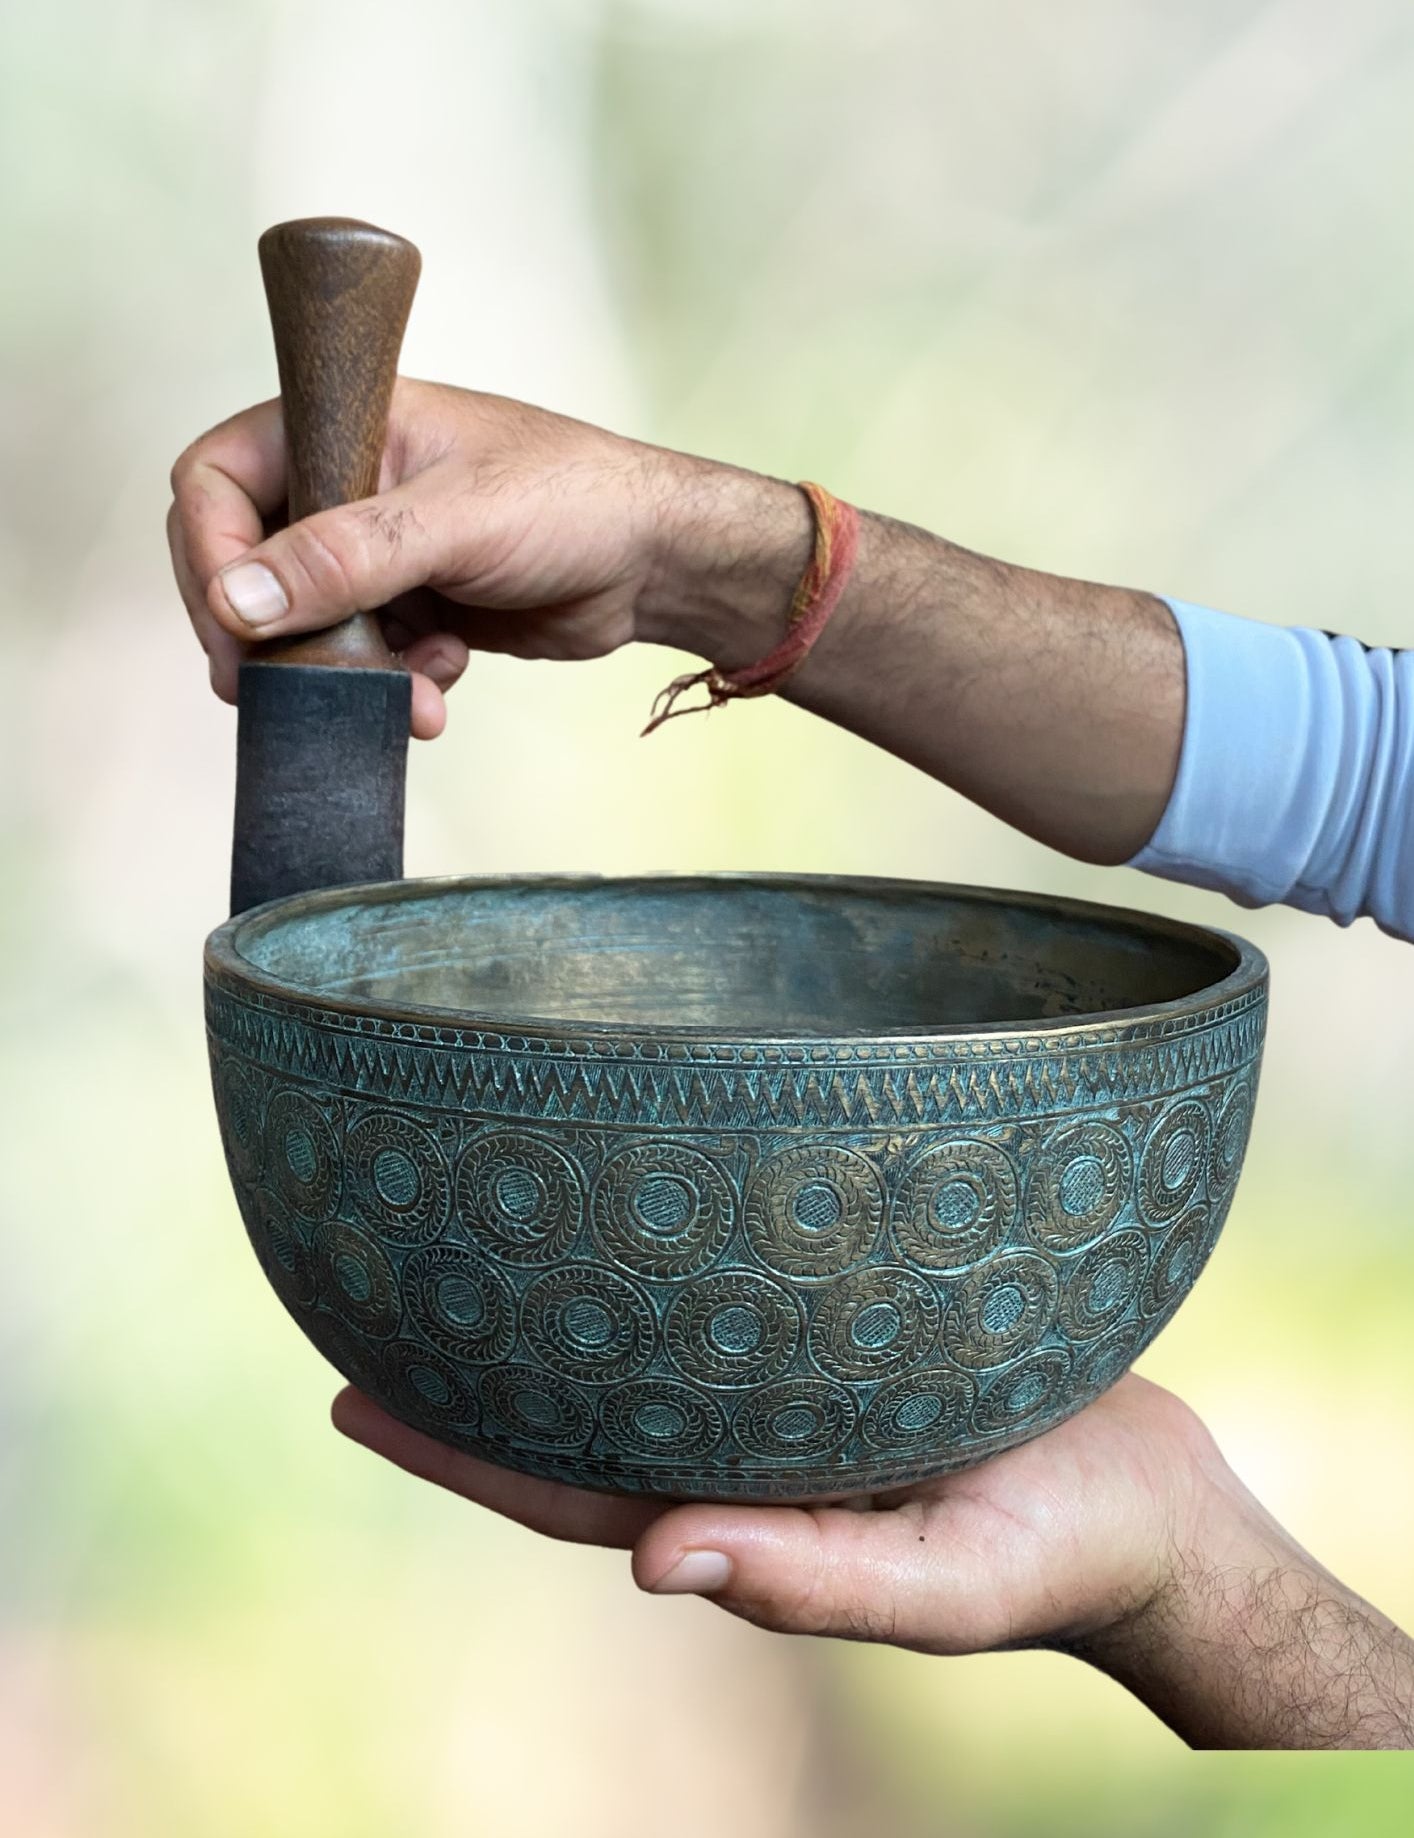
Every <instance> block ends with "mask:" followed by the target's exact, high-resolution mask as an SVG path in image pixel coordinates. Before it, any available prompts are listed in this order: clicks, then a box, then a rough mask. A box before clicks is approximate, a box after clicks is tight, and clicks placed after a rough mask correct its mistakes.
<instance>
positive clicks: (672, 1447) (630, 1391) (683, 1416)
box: [600, 1378, 727, 1463]
mask: <svg viewBox="0 0 1414 1838" xmlns="http://www.w3.org/2000/svg"><path fill="white" fill-rule="evenodd" d="M600 1421H601V1422H602V1424H603V1427H604V1434H605V1435H606V1436H607V1437H608V1439H609V1441H610V1442H611V1443H613V1445H614V1447H615V1448H616V1449H619V1450H620V1451H621V1452H622V1453H623V1454H625V1455H631V1456H637V1457H638V1458H639V1459H646V1460H649V1461H657V1462H674V1463H680V1462H689V1463H690V1462H696V1461H700V1460H701V1459H702V1457H703V1456H704V1455H710V1454H711V1452H712V1450H713V1449H715V1448H716V1447H717V1444H718V1443H719V1442H720V1441H721V1440H722V1438H723V1436H724V1435H725V1434H726V1429H727V1422H726V1418H725V1417H724V1416H723V1415H722V1411H721V1407H720V1406H719V1405H718V1404H717V1402H716V1400H715V1399H713V1398H710V1397H708V1396H706V1394H705V1393H703V1392H701V1391H698V1390H697V1389H696V1387H695V1386H692V1385H683V1384H680V1383H679V1382H678V1381H677V1380H676V1379H663V1378H649V1379H635V1380H633V1381H632V1382H631V1383H629V1384H627V1385H620V1386H618V1387H617V1388H616V1389H615V1390H613V1391H611V1392H609V1393H608V1395H607V1396H606V1397H605V1399H604V1402H603V1405H602V1407H601V1411H600Z"/></svg>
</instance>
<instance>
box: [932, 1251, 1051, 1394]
mask: <svg viewBox="0 0 1414 1838" xmlns="http://www.w3.org/2000/svg"><path fill="white" fill-rule="evenodd" d="M1059 1300H1060V1291H1059V1286H1058V1284H1057V1282H1056V1273H1055V1270H1054V1269H1053V1268H1052V1266H1051V1265H1050V1264H1049V1263H1048V1262H1047V1261H1046V1259H1045V1258H1043V1257H1038V1256H1036V1255H1035V1253H1034V1252H1031V1251H1015V1252H1012V1253H1010V1254H1009V1255H1007V1256H1004V1257H995V1258H993V1259H992V1260H991V1261H990V1262H989V1263H986V1264H983V1265H982V1266H981V1267H980V1268H979V1269H977V1270H974V1271H973V1272H972V1273H971V1274H970V1275H968V1276H965V1277H964V1278H963V1279H962V1281H961V1282H960V1283H958V1285H957V1286H956V1288H955V1289H954V1291H953V1299H952V1304H951V1306H950V1307H949V1309H948V1312H947V1315H946V1316H945V1317H944V1320H943V1345H944V1346H945V1347H946V1349H947V1351H948V1354H949V1356H950V1357H951V1358H952V1359H953V1360H954V1361H956V1363H957V1364H958V1365H959V1366H966V1367H968V1368H970V1369H971V1370H973V1371H985V1370H987V1369H988V1368H990V1367H992V1366H1001V1365H1004V1364H1005V1363H1006V1362H1007V1361H1008V1360H1010V1359H1017V1358H1019V1356H1020V1355H1021V1354H1023V1353H1029V1352H1031V1351H1032V1349H1033V1348H1035V1347H1038V1346H1040V1344H1041V1342H1042V1341H1043V1340H1044V1339H1045V1338H1046V1335H1047V1334H1048V1333H1049V1332H1050V1331H1051V1327H1052V1325H1053V1323H1054V1322H1055V1318H1056V1308H1057V1305H1058V1303H1059Z"/></svg>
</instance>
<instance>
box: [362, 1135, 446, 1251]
mask: <svg viewBox="0 0 1414 1838" xmlns="http://www.w3.org/2000/svg"><path fill="white" fill-rule="evenodd" d="M347 1161H348V1174H349V1187H350V1192H351V1195H352V1200H353V1206H354V1209H355V1211H356V1212H357V1213H358V1216H359V1218H360V1219H361V1220H363V1222H364V1223H365V1224H366V1225H368V1226H370V1227H371V1228H372V1229H373V1230H374V1231H375V1232H377V1233H378V1235H379V1237H380V1238H387V1239H390V1240H391V1241H392V1242H393V1243H395V1244H426V1243H427V1242H428V1241H429V1240H430V1239H433V1238H435V1237H436V1236H437V1235H438V1233H439V1232H440V1231H441V1230H442V1228H443V1227H444V1226H445V1225H446V1223H447V1209H448V1207H449V1205H450V1203H451V1197H452V1176H451V1170H450V1169H449V1168H448V1166H447V1158H446V1156H445V1155H444V1154H443V1152H442V1145H441V1143H439V1142H438V1140H437V1135H436V1132H435V1131H434V1130H431V1129H429V1128H428V1127H427V1125H426V1124H425V1123H415V1122H414V1121H413V1120H412V1119H411V1118H409V1117H400V1116H399V1115H398V1113H397V1112H396V1111H389V1110H377V1111H372V1112H370V1113H369V1114H368V1115H367V1116H364V1117H361V1118H360V1119H359V1121H358V1122H357V1123H355V1124H354V1126H353V1128H352V1129H351V1130H350V1131H349V1135H348V1148H347Z"/></svg>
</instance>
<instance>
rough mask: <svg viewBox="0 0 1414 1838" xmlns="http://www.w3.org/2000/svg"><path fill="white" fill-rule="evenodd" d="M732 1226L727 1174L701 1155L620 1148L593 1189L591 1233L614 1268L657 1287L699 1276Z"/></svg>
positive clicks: (655, 1146) (659, 1146)
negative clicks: (656, 1283) (624, 1268)
mask: <svg viewBox="0 0 1414 1838" xmlns="http://www.w3.org/2000/svg"><path fill="white" fill-rule="evenodd" d="M735 1223H736V1199H735V1196H734V1194H733V1192H732V1187H731V1183H730V1182H729V1181H728V1179H727V1177H726V1175H725V1174H724V1173H723V1172H722V1170H721V1169H720V1168H719V1167H718V1166H717V1164H716V1163H715V1162H713V1161H711V1160H710V1159H709V1158H708V1157H707V1156H705V1155H703V1154H702V1153H701V1151H700V1150H697V1149H688V1148H684V1147H683V1146H682V1145H681V1144H679V1143H672V1142H646V1143H641V1144H638V1145H636V1146H635V1147H633V1148H631V1149H621V1150H620V1151H619V1153H618V1154H617V1155H615V1156H612V1157H611V1158H610V1159H609V1161H608V1162H606V1163H605V1165H604V1170H603V1172H602V1173H601V1174H600V1176H599V1179H598V1182H597V1183H596V1185H595V1188H594V1230H595V1233H596V1234H597V1236H598V1239H599V1242H600V1243H601V1244H602V1245H603V1247H604V1250H605V1251H606V1252H607V1253H608V1255H609V1256H610V1257H612V1258H613V1259H614V1261H615V1262H616V1263H620V1264H623V1265H626V1266H627V1268H628V1269H630V1270H632V1271H633V1272H634V1273H635V1274H636V1275H639V1276H645V1277H652V1278H656V1279H657V1280H658V1281H659V1282H677V1281H680V1280H683V1279H685V1278H687V1277H690V1276H698V1275H700V1274H701V1273H702V1271H704V1270H706V1269H708V1268H709V1267H710V1266H711V1265H712V1264H714V1263H715V1262H716V1261H717V1259H718V1258H719V1257H720V1256H721V1254H722V1252H723V1250H724V1249H725V1248H726V1243H727V1239H728V1237H729V1236H730V1234H731V1229H732V1227H733V1225H734V1224H735Z"/></svg>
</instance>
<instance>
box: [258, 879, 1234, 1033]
mask: <svg viewBox="0 0 1414 1838" xmlns="http://www.w3.org/2000/svg"><path fill="white" fill-rule="evenodd" d="M233 942H234V946H235V950H236V952H237V954H238V956H239V957H241V958H243V959H244V960H245V961H246V962H247V963H248V964H250V965H251V966H253V967H254V968H255V969H256V970H257V971H260V972H263V973H265V974H266V975H268V976H270V977H272V978H274V979H276V980H277V981H278V982H280V983H284V984H287V985H290V986H292V987H293V988H294V989H296V990H298V991H299V992H300V993H303V994H307V995H324V996H329V997H334V998H336V999H340V1000H342V1001H345V1002H351V1003H353V1004H355V1005H358V1004H359V1003H361V1002H367V1003H369V1004H370V1005H371V1004H377V1005H379V1006H382V1007H391V1008H395V1009H407V1008H432V1009H441V1010H452V1011H456V1012H459V1013H461V1014H465V1015H474V1016H476V1017H477V1018H479V1019H483V1020H486V1021H489V1022H492V1023H495V1022H499V1021H504V1022H505V1023H508V1024H510V1026H512V1027H523V1026H524V1025H525V1024H526V1023H527V1021H531V1020H536V1021H552V1020H559V1021H566V1022H573V1023H581V1024H589V1025H595V1024H598V1025H603V1026H611V1027H612V1026H615V1025H617V1026H620V1027H626V1028H639V1029H642V1028H648V1029H664V1030H674V1031H675V1030H679V1029H682V1028H701V1029H709V1030H711V1031H713V1032H721V1033H728V1034H752V1035H756V1036H768V1037H769V1036H774V1035H801V1034H804V1035H813V1034H819V1035H839V1034H850V1033H859V1034H879V1033H890V1032H902V1033H915V1032H925V1031H929V1030H933V1029H939V1028H958V1027H979V1026H980V1027H985V1026H988V1025H998V1024H1016V1023H1025V1022H1028V1021H1042V1020H1055V1019H1059V1018H1063V1017H1067V1016H1085V1015H1101V1014H1110V1013H1113V1012H1114V1011H1116V1010H1126V1009H1135V1008H1147V1007H1152V1006H1154V1005H1156V1004H1161V1003H1167V1002H1173V1001H1178V1000H1181V999H1182V998H1183V997H1185V996H1192V995H1196V994H1198V993H1199V992H1200V991H1204V990H1208V989H1211V988H1212V986H1213V985H1214V984H1216V983H1219V982H1221V981H1222V980H1223V979H1224V978H1226V977H1228V976H1230V975H1232V973H1233V972H1234V971H1235V970H1236V969H1237V968H1238V966H1239V964H1240V962H1241V957H1240V954H1239V951H1238V949H1237V947H1236V946H1235V945H1234V944H1232V943H1230V942H1229V941H1228V940H1227V939H1225V938H1223V937H1222V936H1221V935H1219V934H1215V933H1207V932H1203V931H1200V930H1198V929H1197V928H1193V927H1187V926H1182V925H1178V924H1175V923H1171V922H1169V921H1167V920H1162V919H1149V918H1146V917H1144V916H1143V915H1140V914H1135V913H1126V912H1120V911H1114V910H1110V909H1107V908H1104V907H1095V906H1085V905H1081V904H1079V903H1077V902H1066V901H1055V900H1046V899H1041V898H1036V899H1034V900H1033V899H1030V898H1028V897H1027V896H1025V895H996V894H991V893H988V892H985V891H981V890H976V889H967V888H943V887H933V886H929V885H927V884H923V883H909V882H890V881H877V882H868V881H828V880H813V881H812V880H810V879H800V880H790V879H783V880H770V879H764V878H763V879H759V880H757V879H750V878H742V879H735V878H732V877H720V878H718V877H704V878H699V879H687V878H682V879H678V878H673V879H661V880H653V879H645V880H605V881H596V880H591V879H584V880H578V879H568V878H566V879H545V880H523V881H511V880H505V881H482V882H476V881H469V882H461V881H447V882H435V881H425V882H416V881H412V882H405V883H402V884H400V885H396V886H389V887H385V888H377V889H363V890H352V891H351V892H349V893H335V894H333V895H330V894H323V895H316V896H312V897H310V898H308V899H303V900H298V901H288V902H283V903H282V904H281V905H280V906H278V907H274V908H271V909H269V910H268V911H266V912H265V913H262V914H260V915H257V916H256V917H254V918H252V919H249V920H245V921H238V922H236V924H235V926H234V928H233Z"/></svg>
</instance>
